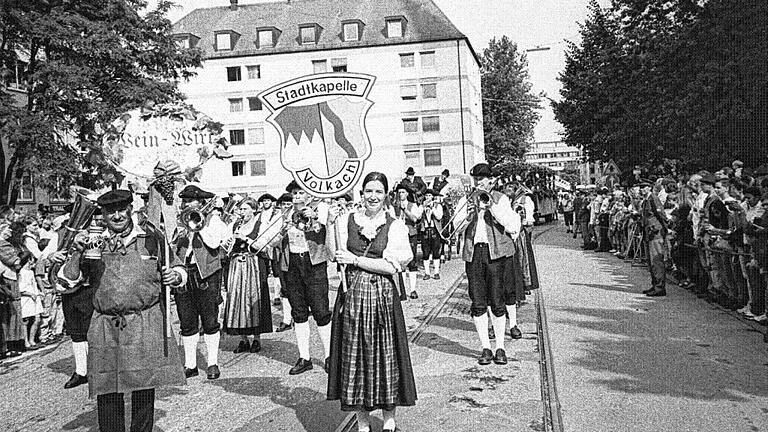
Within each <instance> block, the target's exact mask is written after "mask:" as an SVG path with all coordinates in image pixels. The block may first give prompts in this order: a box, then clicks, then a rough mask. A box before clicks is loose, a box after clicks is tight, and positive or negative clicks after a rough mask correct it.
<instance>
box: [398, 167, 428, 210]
mask: <svg viewBox="0 0 768 432" xmlns="http://www.w3.org/2000/svg"><path fill="white" fill-rule="evenodd" d="M400 184H401V185H403V186H405V187H406V188H408V190H409V191H411V193H412V194H413V197H414V199H415V200H416V201H417V202H420V201H421V198H422V197H423V196H424V192H426V191H427V184H426V183H424V180H422V178H421V177H419V176H417V175H416V171H414V170H413V167H408V169H407V170H405V178H404V179H402V180H400Z"/></svg>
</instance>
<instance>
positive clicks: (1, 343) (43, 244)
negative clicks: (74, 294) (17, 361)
mask: <svg viewBox="0 0 768 432" xmlns="http://www.w3.org/2000/svg"><path fill="white" fill-rule="evenodd" d="M61 223H62V220H61V219H60V218H59V219H54V218H53V217H52V216H47V217H46V216H42V215H40V214H38V213H37V212H34V213H32V212H30V213H24V212H17V211H14V209H13V208H11V207H8V206H0V275H1V276H0V359H5V358H7V357H15V356H18V355H21V353H22V352H24V351H29V350H36V349H38V348H40V347H41V346H43V345H45V344H49V343H55V342H58V341H59V340H60V339H61V338H62V337H63V333H64V328H63V326H64V319H63V313H62V310H61V296H60V295H59V294H58V293H56V292H55V289H54V287H52V286H51V284H50V283H49V281H48V277H47V273H48V266H49V265H50V262H49V261H48V259H47V256H48V255H49V253H50V252H51V251H55V250H56V245H49V243H50V239H51V238H52V237H53V233H54V232H55V231H56V230H57V229H58V227H59V226H60V225H61Z"/></svg>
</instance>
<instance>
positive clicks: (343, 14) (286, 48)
mask: <svg viewBox="0 0 768 432" xmlns="http://www.w3.org/2000/svg"><path fill="white" fill-rule="evenodd" d="M218 1H220V2H222V3H225V0H218ZM397 16H403V17H405V19H406V20H407V23H406V25H405V35H404V37H402V38H386V37H385V31H386V30H385V26H386V19H387V18H391V17H397ZM355 20H359V21H361V22H362V23H363V25H364V28H363V32H362V37H361V38H360V40H359V41H354V42H345V41H343V40H342V39H341V33H342V22H345V21H355ZM313 23H315V24H318V25H319V26H320V28H321V29H322V30H321V31H320V36H319V38H318V41H317V44H312V45H300V44H299V43H298V37H299V26H300V25H305V24H313ZM264 27H275V28H277V29H278V30H280V31H281V32H282V33H281V35H280V37H279V38H278V39H277V44H276V46H275V47H272V48H260V49H259V48H258V47H257V46H256V35H257V29H259V28H264ZM225 30H230V31H234V32H236V33H238V34H239V35H240V37H239V39H238V40H237V43H236V44H235V46H234V49H233V50H227V51H218V52H217V51H216V50H214V42H215V39H214V38H215V36H214V32H216V31H225ZM173 32H174V33H175V34H186V33H191V34H193V35H195V36H197V37H199V38H200V40H199V41H198V43H197V47H198V48H200V49H201V50H202V51H203V52H204V55H205V57H206V58H209V59H213V58H224V57H241V56H248V55H266V54H275V53H287V52H304V51H319V50H328V49H341V48H360V47H372V46H386V45H401V44H408V43H418V42H428V41H445V40H464V41H466V43H467V46H468V47H469V49H470V50H471V52H472V55H473V56H474V57H475V60H476V61H478V57H477V54H476V53H475V51H474V50H473V49H472V46H471V45H470V43H469V39H467V37H466V36H465V35H464V34H463V33H461V32H460V31H459V30H458V29H457V28H456V26H454V25H453V23H451V21H450V20H449V19H448V17H446V16H445V14H444V13H443V12H442V11H441V10H440V8H438V7H437V5H435V3H434V2H433V1H432V0H290V1H280V2H274V3H257V4H245V5H239V6H238V7H237V9H235V10H232V9H231V8H230V6H229V5H227V4H224V5H222V6H217V7H211V8H201V9H195V10H193V11H192V12H190V13H189V14H187V15H186V16H184V17H183V18H181V19H180V20H179V21H178V22H176V23H175V24H174V25H173ZM478 64H479V61H478Z"/></svg>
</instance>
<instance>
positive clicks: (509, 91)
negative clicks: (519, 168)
mask: <svg viewBox="0 0 768 432" xmlns="http://www.w3.org/2000/svg"><path fill="white" fill-rule="evenodd" d="M481 73H482V94H483V128H484V136H485V156H486V159H487V160H488V162H489V163H491V164H492V165H493V164H497V163H499V162H501V161H503V160H512V159H520V158H522V157H523V155H525V152H526V151H527V150H528V143H529V142H530V140H531V138H532V137H533V127H534V125H535V124H536V122H537V121H538V120H539V114H538V113H537V112H536V109H537V108H538V107H539V105H538V98H537V97H536V96H535V95H533V94H532V93H531V87H532V86H531V83H530V80H529V75H528V61H527V60H526V57H525V54H523V53H520V52H519V51H518V50H517V44H515V43H513V42H511V41H510V40H509V38H507V37H506V36H503V37H502V38H501V39H500V40H496V38H493V39H491V42H490V43H489V45H488V48H486V49H485V50H484V51H483V55H482V58H481Z"/></svg>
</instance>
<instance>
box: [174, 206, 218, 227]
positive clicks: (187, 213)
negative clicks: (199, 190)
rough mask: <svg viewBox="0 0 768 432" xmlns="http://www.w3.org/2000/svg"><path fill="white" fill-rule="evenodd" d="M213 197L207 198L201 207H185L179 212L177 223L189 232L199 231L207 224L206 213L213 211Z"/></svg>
mask: <svg viewBox="0 0 768 432" xmlns="http://www.w3.org/2000/svg"><path fill="white" fill-rule="evenodd" d="M213 206H214V198H211V199H210V200H208V202H207V203H205V205H204V206H202V207H199V208H198V207H194V206H191V207H185V208H184V209H183V210H182V211H181V212H180V213H179V225H181V226H183V227H184V228H186V229H187V231H189V232H199V231H200V230H202V229H203V228H205V225H206V224H207V220H208V215H209V214H210V213H211V212H212V211H213V208H214V207H213Z"/></svg>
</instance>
